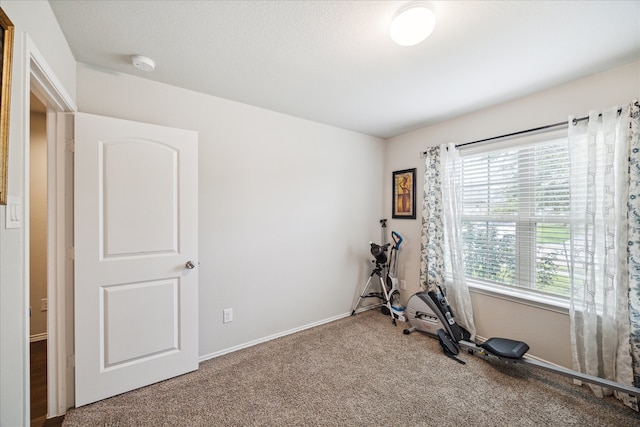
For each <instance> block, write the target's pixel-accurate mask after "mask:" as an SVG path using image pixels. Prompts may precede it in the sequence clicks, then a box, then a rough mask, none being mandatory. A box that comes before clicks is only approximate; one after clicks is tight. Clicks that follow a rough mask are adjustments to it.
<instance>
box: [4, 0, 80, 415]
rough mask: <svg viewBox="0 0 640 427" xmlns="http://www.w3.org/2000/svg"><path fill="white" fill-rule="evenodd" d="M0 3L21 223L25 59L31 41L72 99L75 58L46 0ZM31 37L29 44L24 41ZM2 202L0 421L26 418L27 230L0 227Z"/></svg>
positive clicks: (12, 180) (11, 182) (13, 183)
mask: <svg viewBox="0 0 640 427" xmlns="http://www.w3.org/2000/svg"><path fill="white" fill-rule="evenodd" d="M0 7H2V9H3V10H4V11H5V13H6V14H7V16H8V17H9V19H11V21H12V22H13V24H14V25H15V38H14V50H13V64H12V65H13V66H12V80H11V111H10V125H9V164H8V173H9V179H8V195H9V196H13V197H17V198H19V199H20V200H21V201H22V202H23V206H24V207H25V209H24V210H23V211H22V214H23V217H22V218H21V220H22V221H21V222H22V224H26V223H27V217H26V215H28V206H27V204H28V203H25V202H26V201H25V197H26V195H27V188H26V177H25V167H26V164H25V163H26V159H27V158H28V157H27V156H28V152H29V141H28V138H27V137H26V135H25V133H26V132H27V130H28V127H27V126H26V124H27V123H28V121H29V116H27V114H29V110H28V108H27V107H26V104H27V103H28V102H29V80H28V79H29V69H28V68H29V66H30V64H29V60H28V58H26V57H25V53H27V52H29V49H30V48H31V47H30V46H33V47H35V48H36V49H37V51H38V52H40V53H41V56H42V58H43V59H44V61H45V62H46V65H47V67H48V69H49V71H50V72H51V74H52V75H54V76H55V77H56V80H57V82H58V83H59V84H60V85H61V86H62V87H61V88H60V89H62V90H63V91H66V93H67V94H71V95H70V96H71V97H72V98H73V99H75V92H76V91H75V89H76V69H75V67H76V61H75V59H74V58H73V54H72V53H71V49H69V46H68V44H67V42H66V40H65V38H64V35H63V34H62V31H61V30H60V27H59V25H58V21H57V20H56V18H55V16H54V15H53V11H52V10H51V6H50V5H49V2H47V1H43V0H41V1H22V0H19V1H9V0H0ZM28 41H29V42H30V43H33V44H32V45H30V44H27V42H28ZM5 214H6V209H5V207H4V206H2V207H0V285H1V286H0V340H1V345H0V379H1V380H0V425H2V426H20V425H28V423H29V410H28V409H29V399H28V396H29V390H28V384H29V366H28V363H27V361H28V359H29V317H28V308H29V283H28V282H27V276H26V274H28V273H27V272H25V270H24V269H25V266H26V265H27V264H28V254H26V248H27V234H26V233H27V230H25V228H24V227H21V228H13V229H5V227H4V225H3V224H4V222H5Z"/></svg>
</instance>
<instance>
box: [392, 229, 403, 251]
mask: <svg viewBox="0 0 640 427" xmlns="http://www.w3.org/2000/svg"><path fill="white" fill-rule="evenodd" d="M391 238H392V239H393V241H394V242H395V245H394V246H393V247H394V248H395V249H396V250H398V249H400V244H401V243H402V240H403V239H402V236H401V235H400V234H399V233H396V232H395V231H392V232H391Z"/></svg>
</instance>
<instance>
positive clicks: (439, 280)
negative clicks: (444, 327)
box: [420, 144, 476, 340]
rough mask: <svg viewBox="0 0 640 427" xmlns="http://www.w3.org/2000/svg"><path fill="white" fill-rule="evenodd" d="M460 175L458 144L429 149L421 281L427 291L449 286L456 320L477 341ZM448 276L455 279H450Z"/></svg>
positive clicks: (426, 165)
mask: <svg viewBox="0 0 640 427" xmlns="http://www.w3.org/2000/svg"><path fill="white" fill-rule="evenodd" d="M459 172H460V156H459V153H458V150H457V149H456V147H455V145H454V144H449V145H445V144H442V145H441V146H439V147H432V148H431V149H429V150H427V152H426V156H425V177H424V197H423V207H422V242H421V243H422V244H421V249H422V254H421V262H420V281H421V284H422V287H423V289H425V290H427V291H430V290H435V289H436V288H437V287H438V286H443V285H446V288H447V299H448V300H449V304H450V305H451V308H452V309H453V312H454V314H455V316H456V321H457V322H458V324H460V325H461V326H462V327H464V328H465V329H466V330H467V331H469V333H470V334H471V339H472V340H473V339H475V335H476V327H475V323H474V321H473V308H472V305H471V297H470V296H469V288H468V287H467V281H466V278H465V275H464V263H463V258H462V232H461V212H460V206H461V205H460V194H461V191H460V185H459V179H460V173H459ZM448 273H450V274H451V277H452V278H453V280H451V281H450V280H446V277H449V274H448Z"/></svg>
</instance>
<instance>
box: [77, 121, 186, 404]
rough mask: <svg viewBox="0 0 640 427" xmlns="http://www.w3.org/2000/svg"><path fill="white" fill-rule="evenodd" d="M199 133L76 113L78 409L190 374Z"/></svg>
mask: <svg viewBox="0 0 640 427" xmlns="http://www.w3.org/2000/svg"><path fill="white" fill-rule="evenodd" d="M197 157H198V135H197V133H196V132H193V131H187V130H183V129H173V128H167V127H163V126H157V125H150V124H144V123H137V122H131V121H127V120H119V119H113V118H107V117H100V116H93V115H89V114H80V113H78V114H76V116H75V176H74V185H75V196H74V198H75V203H74V205H75V208H74V216H75V226H74V232H75V236H74V239H75V295H74V298H75V304H74V307H75V355H76V362H75V363H76V374H75V378H76V402H75V403H76V406H81V405H85V404H87V403H91V402H95V401H97V400H101V399H105V398H107V397H110V396H114V395H116V394H120V393H123V392H126V391H129V390H133V389H135V388H139V387H142V386H145V385H148V384H152V383H155V382H158V381H161V380H164V379H167V378H171V377H174V376H177V375H180V374H184V373H186V372H190V371H193V370H196V369H198V302H197V298H198V295H197V294H198V271H197V268H196V267H197V265H198V236H197V226H198V197H197V196H198V160H197Z"/></svg>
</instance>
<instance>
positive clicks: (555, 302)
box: [467, 279, 569, 316]
mask: <svg viewBox="0 0 640 427" xmlns="http://www.w3.org/2000/svg"><path fill="white" fill-rule="evenodd" d="M467 280H468V279H467ZM467 285H468V287H469V291H470V292H473V293H476V294H480V295H486V296H490V297H493V298H499V299H503V300H505V301H510V302H513V303H516V304H522V305H528V306H530V307H535V308H539V309H541V310H547V311H552V312H554V313H560V314H566V315H567V316H568V315H569V300H568V299H565V298H560V297H555V296H552V295H542V294H538V293H536V292H527V290H526V289H524V288H514V289H507V288H506V287H497V286H493V285H483V284H482V283H480V282H475V281H472V280H468V282H467Z"/></svg>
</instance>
